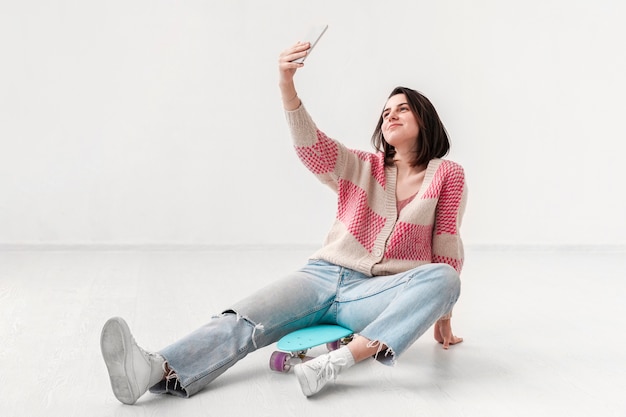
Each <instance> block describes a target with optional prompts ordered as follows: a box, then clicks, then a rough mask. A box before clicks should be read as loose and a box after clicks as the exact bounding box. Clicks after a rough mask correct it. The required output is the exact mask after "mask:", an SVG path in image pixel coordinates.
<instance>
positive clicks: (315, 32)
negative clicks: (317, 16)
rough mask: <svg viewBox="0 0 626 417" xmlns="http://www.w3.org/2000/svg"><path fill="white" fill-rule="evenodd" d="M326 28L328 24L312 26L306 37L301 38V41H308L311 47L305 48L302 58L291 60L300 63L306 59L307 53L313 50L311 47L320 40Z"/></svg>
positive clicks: (309, 53)
mask: <svg viewBox="0 0 626 417" xmlns="http://www.w3.org/2000/svg"><path fill="white" fill-rule="evenodd" d="M326 29H328V25H320V26H314V27H312V28H311V30H309V33H308V34H307V35H306V37H305V38H304V39H303V40H302V41H303V42H309V43H310V44H311V47H310V48H309V49H308V50H307V53H306V55H305V56H303V57H302V58H298V59H294V60H293V61H292V62H296V63H298V64H302V63H303V62H304V60H305V59H307V57H308V56H309V55H311V51H313V48H314V47H315V45H317V42H318V41H319V40H320V38H321V37H322V35H323V34H324V32H326Z"/></svg>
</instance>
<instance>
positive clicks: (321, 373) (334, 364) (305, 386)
mask: <svg viewBox="0 0 626 417" xmlns="http://www.w3.org/2000/svg"><path fill="white" fill-rule="evenodd" d="M346 365H348V361H347V360H346V359H344V358H341V357H339V358H335V357H332V356H331V354H330V353H327V354H325V355H320V356H318V357H317V358H315V359H311V360H310V361H306V362H303V363H300V364H298V365H296V366H294V368H293V372H294V373H295V374H296V377H298V382H299V383H300V388H302V393H303V394H304V395H306V396H307V397H310V396H311V395H314V394H317V393H318V392H320V390H321V389H322V388H323V387H324V385H326V384H327V383H328V381H330V380H331V379H332V380H333V381H334V380H335V378H337V375H338V374H339V373H340V372H341V370H342V369H343V368H344V366H346Z"/></svg>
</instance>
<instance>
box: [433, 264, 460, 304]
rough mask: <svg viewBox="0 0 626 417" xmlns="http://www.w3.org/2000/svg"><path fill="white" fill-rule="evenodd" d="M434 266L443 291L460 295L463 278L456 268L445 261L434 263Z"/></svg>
mask: <svg viewBox="0 0 626 417" xmlns="http://www.w3.org/2000/svg"><path fill="white" fill-rule="evenodd" d="M432 267H433V273H434V276H435V277H436V281H437V283H438V284H439V286H440V288H441V291H442V292H445V293H448V294H450V295H452V296H455V297H458V296H459V295H460V293H461V278H460V277H459V273H458V272H457V271H456V269H454V268H453V267H452V266H450V265H448V264H445V263H440V264H432Z"/></svg>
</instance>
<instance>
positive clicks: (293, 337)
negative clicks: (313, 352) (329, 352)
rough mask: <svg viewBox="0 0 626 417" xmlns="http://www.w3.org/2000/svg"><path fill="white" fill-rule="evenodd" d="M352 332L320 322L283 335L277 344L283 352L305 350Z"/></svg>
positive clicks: (346, 335)
mask: <svg viewBox="0 0 626 417" xmlns="http://www.w3.org/2000/svg"><path fill="white" fill-rule="evenodd" d="M351 334H352V330H350V329H346V328H345V327H341V326H337V325H334V324H322V325H319V326H312V327H307V328H304V329H300V330H296V331H294V332H291V333H289V334H288V335H286V336H283V337H282V338H281V339H280V340H279V341H278V344H277V347H278V349H280V350H283V351H285V352H296V351H299V350H306V349H309V348H312V347H314V346H319V345H322V344H324V343H331V342H335V341H337V340H339V339H341V338H343V337H348V336H350V335H351Z"/></svg>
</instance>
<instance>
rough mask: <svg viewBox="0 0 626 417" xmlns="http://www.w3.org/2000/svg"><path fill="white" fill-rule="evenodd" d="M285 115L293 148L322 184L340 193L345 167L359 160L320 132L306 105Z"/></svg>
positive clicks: (338, 143) (341, 145)
mask: <svg viewBox="0 0 626 417" xmlns="http://www.w3.org/2000/svg"><path fill="white" fill-rule="evenodd" d="M285 114H286V117H287V123H288V125H289V129H290V133H291V138H292V140H293V145H294V148H295V150H296V153H297V155H298V157H299V158H300V160H301V161H302V163H303V164H304V166H305V167H306V168H307V169H308V170H309V171H311V172H312V173H313V174H315V175H316V176H317V178H318V179H319V180H320V181H321V182H322V183H324V184H326V185H328V186H329V187H330V188H332V189H333V190H335V191H337V189H338V181H339V178H340V177H342V176H343V175H344V174H345V172H344V171H345V168H346V166H347V165H352V163H353V162H356V163H358V158H357V157H356V156H354V155H353V153H352V152H351V151H350V150H349V149H348V148H346V147H345V146H344V145H343V144H341V143H340V142H338V141H336V140H333V139H331V138H329V137H328V136H326V134H325V133H324V132H322V131H321V130H319V129H318V128H317V126H316V125H315V123H314V122H313V119H312V118H311V116H310V115H309V113H308V112H307V111H306V109H305V108H304V105H302V104H301V105H300V107H299V108H298V109H296V110H293V111H286V112H285ZM353 160H354V161H353ZM348 161H350V162H348Z"/></svg>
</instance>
